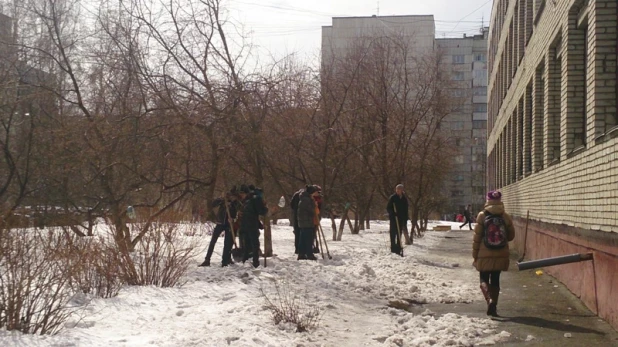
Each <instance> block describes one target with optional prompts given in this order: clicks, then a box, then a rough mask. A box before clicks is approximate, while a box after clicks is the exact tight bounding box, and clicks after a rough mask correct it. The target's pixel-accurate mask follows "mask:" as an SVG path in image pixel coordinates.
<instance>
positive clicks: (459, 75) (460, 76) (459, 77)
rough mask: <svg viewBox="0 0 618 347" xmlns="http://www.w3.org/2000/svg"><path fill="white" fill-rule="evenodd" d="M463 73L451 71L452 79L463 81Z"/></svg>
mask: <svg viewBox="0 0 618 347" xmlns="http://www.w3.org/2000/svg"><path fill="white" fill-rule="evenodd" d="M464 77H465V75H464V73H463V71H455V72H453V80H454V81H463V80H464Z"/></svg>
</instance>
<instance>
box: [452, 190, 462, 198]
mask: <svg viewBox="0 0 618 347" xmlns="http://www.w3.org/2000/svg"><path fill="white" fill-rule="evenodd" d="M463 195H464V192H463V190H451V197H453V198H455V197H458V196H463Z"/></svg>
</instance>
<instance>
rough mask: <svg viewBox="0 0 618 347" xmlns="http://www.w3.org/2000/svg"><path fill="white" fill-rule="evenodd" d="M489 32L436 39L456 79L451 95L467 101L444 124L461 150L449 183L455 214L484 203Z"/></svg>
mask: <svg viewBox="0 0 618 347" xmlns="http://www.w3.org/2000/svg"><path fill="white" fill-rule="evenodd" d="M488 33H489V28H482V29H481V30H480V33H479V34H478V35H472V36H468V35H464V36H463V37H461V38H444V39H437V40H436V46H437V48H438V49H439V50H441V51H442V52H441V53H442V54H443V57H444V58H443V65H444V66H445V69H446V70H448V71H450V72H451V76H452V79H453V89H452V90H451V94H452V95H453V96H455V97H457V98H461V99H462V100H465V101H464V102H463V104H462V107H461V109H460V110H459V111H458V112H456V113H454V114H452V115H450V116H449V117H448V118H447V119H446V120H445V122H444V124H443V126H444V127H445V128H448V129H449V131H450V134H449V135H450V137H451V139H452V140H453V141H454V142H455V144H456V145H457V147H458V151H459V152H458V154H457V155H456V157H455V158H454V163H453V165H454V170H453V172H452V174H451V177H450V179H449V180H448V182H446V184H447V185H448V187H449V193H450V200H449V201H450V203H451V206H450V209H449V211H450V212H452V213H456V212H463V210H464V209H465V206H466V205H468V204H471V205H472V211H480V210H481V209H482V207H483V204H484V202H485V193H486V191H485V186H486V182H485V171H486V169H487V168H486V160H485V159H486V157H487V153H486V149H487V36H488Z"/></svg>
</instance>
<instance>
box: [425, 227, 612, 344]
mask: <svg viewBox="0 0 618 347" xmlns="http://www.w3.org/2000/svg"><path fill="white" fill-rule="evenodd" d="M428 233H436V234H437V235H441V236H442V235H443V237H444V239H443V241H442V242H441V243H440V244H439V245H438V246H436V247H435V249H434V250H433V251H431V252H429V253H428V255H427V257H428V259H427V260H428V261H435V262H439V263H445V262H446V263H451V264H458V265H459V266H458V267H455V268H454V273H453V276H454V277H457V278H458V279H466V280H469V281H471V282H477V283H478V272H477V271H476V270H475V269H474V268H473V267H472V236H473V232H472V231H470V230H453V231H450V232H435V231H428ZM517 258H518V256H517V255H516V254H511V268H510V269H509V271H507V272H503V273H502V277H501V279H500V282H501V284H502V290H501V294H500V301H499V305H498V314H500V316H501V318H498V319H496V321H499V325H498V331H502V330H504V331H507V332H509V333H510V334H511V337H510V339H509V340H508V341H507V342H505V343H502V344H500V345H501V346H521V345H525V346H552V347H553V346H558V345H559V346H560V347H568V346H573V347H580V346H586V347H589V346H599V347H601V346H603V347H606V346H607V347H609V346H618V332H616V331H615V330H614V329H613V328H612V327H611V326H610V325H609V324H608V323H606V322H605V321H603V320H602V319H600V318H598V317H597V316H596V315H595V314H594V313H592V312H591V311H590V310H588V308H586V307H585V306H584V304H583V303H581V302H580V301H579V299H578V298H577V297H575V296H574V295H573V294H571V292H569V290H568V289H567V288H566V287H564V286H563V285H562V284H560V283H559V282H558V281H556V280H555V279H553V278H552V277H550V276H548V275H540V276H539V275H536V273H535V271H534V270H528V271H521V272H520V271H518V270H517ZM486 307H487V306H486V304H485V301H484V300H483V299H482V295H481V292H480V290H479V295H478V300H477V301H475V302H473V303H471V304H428V305H423V306H422V307H418V309H419V310H421V311H422V310H425V309H430V310H431V311H433V312H435V313H437V314H445V313H449V312H452V313H457V314H462V315H467V316H471V317H487V315H486V314H485V311H486ZM527 340H528V341H527Z"/></svg>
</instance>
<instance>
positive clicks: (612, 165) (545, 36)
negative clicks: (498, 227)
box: [487, 0, 618, 327]
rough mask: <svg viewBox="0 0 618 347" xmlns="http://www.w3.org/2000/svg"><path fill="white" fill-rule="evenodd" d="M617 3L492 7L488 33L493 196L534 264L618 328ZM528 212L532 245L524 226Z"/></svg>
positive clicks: (533, 1)
mask: <svg viewBox="0 0 618 347" xmlns="http://www.w3.org/2000/svg"><path fill="white" fill-rule="evenodd" d="M616 7H617V1H616V0H510V1H509V0H496V1H494V6H493V10H492V16H491V30H490V36H489V56H488V64H489V71H490V73H489V86H488V88H489V90H488V93H489V101H488V102H489V104H488V117H489V118H488V129H489V135H488V143H487V145H488V157H487V163H488V172H487V180H488V182H487V184H488V188H490V189H494V188H499V189H500V190H501V191H502V192H503V196H504V203H505V205H506V208H507V211H509V212H510V213H512V214H513V215H514V217H515V218H514V219H515V221H516V224H517V225H516V227H517V238H516V241H515V243H516V246H517V248H518V250H519V251H520V252H522V251H523V250H524V247H526V249H527V252H526V254H527V255H529V258H530V259H539V258H546V257H551V256H557V255H565V254H572V253H585V252H592V253H594V259H595V260H594V262H583V263H576V264H569V265H562V266H555V267H551V268H547V272H548V273H550V274H552V275H554V276H555V277H556V278H558V279H559V280H560V281H562V282H564V283H565V284H566V285H567V286H568V288H569V289H570V290H571V291H572V292H573V293H575V294H576V295H578V296H580V297H581V299H582V301H583V302H584V303H585V304H586V305H587V306H588V307H589V308H590V309H591V310H592V311H594V312H597V313H598V315H599V316H601V317H602V318H604V319H607V320H608V321H609V322H610V323H611V324H612V325H613V326H614V327H618V300H616V298H617V297H618V276H614V274H615V272H616V269H618V116H617V114H616V99H617V98H618V94H617V91H616V79H617V75H616V73H617V70H616V65H617V54H616V51H617V45H618V42H617V36H616V35H617V34H616V32H617V22H618V20H617V19H618V18H617V11H616ZM528 211H529V213H530V220H529V226H528V235H527V242H526V245H524V240H525V239H526V238H525V236H524V230H525V217H526V213H527V212H528Z"/></svg>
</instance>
